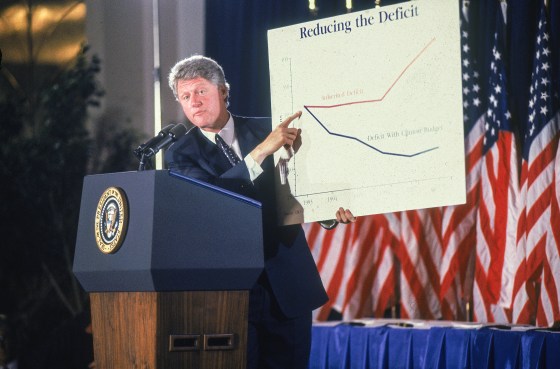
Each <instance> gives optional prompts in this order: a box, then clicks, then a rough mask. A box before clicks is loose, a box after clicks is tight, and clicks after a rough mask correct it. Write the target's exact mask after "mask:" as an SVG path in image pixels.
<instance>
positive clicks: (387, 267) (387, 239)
mask: <svg viewBox="0 0 560 369" xmlns="http://www.w3.org/2000/svg"><path fill="white" fill-rule="evenodd" d="M303 227H304V231H305V233H306V238H307V241H308V243H309V246H310V248H311V252H312V254H313V257H314V259H315V262H316V263H317V267H318V269H319V272H320V274H321V279H322V281H323V284H324V285H325V288H326V290H327V294H328V295H329V302H328V303H327V304H325V305H324V306H322V307H321V308H320V309H318V310H317V311H315V312H314V318H315V319H316V320H327V319H328V318H329V316H330V315H331V313H332V312H333V311H334V312H336V313H338V314H341V315H342V318H343V319H345V320H351V319H356V318H362V317H383V316H384V313H385V311H386V310H387V309H389V308H391V307H393V306H394V305H395V304H396V298H397V297H396V287H397V284H398V283H397V280H396V277H397V274H396V270H395V268H396V267H395V260H394V254H393V248H394V247H395V245H396V244H397V243H398V237H399V232H400V228H399V219H398V217H396V216H395V215H394V214H387V215H382V214H379V215H371V216H363V217H359V218H358V220H357V221H356V222H355V223H351V224H347V225H339V226H338V227H337V228H335V229H334V230H330V231H329V230H325V229H323V228H322V227H321V226H320V225H319V224H318V223H313V224H304V226H303ZM338 314H337V315H338Z"/></svg>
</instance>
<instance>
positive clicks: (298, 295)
mask: <svg viewBox="0 0 560 369" xmlns="http://www.w3.org/2000/svg"><path fill="white" fill-rule="evenodd" d="M234 124H235V134H236V136H237V140H238V141H239V146H240V148H241V152H242V154H243V157H245V155H247V154H248V153H249V152H250V151H251V150H253V149H254V148H255V147H256V146H257V145H258V144H259V143H260V142H262V141H263V140H264V139H265V138H266V136H267V135H268V134H269V133H270V131H271V121H270V119H269V118H245V117H237V116H234ZM165 161H166V163H167V165H168V168H169V169H170V170H171V171H177V172H180V173H182V174H184V175H186V176H189V177H193V178H196V179H200V180H203V181H205V182H208V183H212V184H215V185H217V186H220V187H222V188H226V189H228V190H231V191H234V192H237V193H239V194H241V195H244V196H248V197H251V198H253V199H255V200H257V201H260V202H261V203H262V205H263V228H264V229H263V235H264V256H265V271H266V274H267V276H268V280H269V282H270V285H271V288H272V291H273V293H274V296H275V297H276V300H277V302H278V304H279V306H280V308H281V310H282V312H283V313H284V314H285V315H286V316H287V317H295V316H298V315H301V314H304V313H308V312H309V311H311V310H313V309H315V308H317V307H319V306H321V305H322V304H324V303H325V302H326V301H327V299H328V298H327V294H326V292H325V290H324V288H323V285H322V282H321V279H320V276H319V273H318V271H317V267H316V265H315V262H314V260H313V257H312V255H311V252H310V251H309V247H308V245H307V241H306V239H305V234H304V232H303V230H302V228H301V226H299V225H292V226H278V225H277V224H278V222H277V217H276V195H275V190H274V169H275V168H274V160H273V158H272V156H270V157H268V158H266V159H265V161H264V162H263V164H262V168H263V169H264V173H262V174H261V175H260V176H259V177H258V178H257V179H256V180H255V182H254V183H252V182H251V180H250V178H249V173H248V170H247V166H246V165H245V162H244V161H242V162H241V163H239V164H238V165H236V166H235V167H233V168H231V165H230V164H229V162H228V161H227V158H226V157H225V155H224V154H223V153H222V152H221V150H220V149H219V148H218V147H217V146H216V145H215V144H214V143H211V142H210V141H209V140H208V139H207V138H206V137H205V136H204V135H203V134H202V133H201V132H200V130H199V129H198V128H196V127H195V128H193V129H191V130H190V131H189V132H188V133H187V134H186V135H185V136H183V137H181V138H180V139H179V140H178V141H177V142H175V143H174V144H173V145H172V146H171V147H170V148H169V149H168V150H167V152H166V154H165ZM221 221H223V220H222V219H216V229H219V227H220V222H221Z"/></svg>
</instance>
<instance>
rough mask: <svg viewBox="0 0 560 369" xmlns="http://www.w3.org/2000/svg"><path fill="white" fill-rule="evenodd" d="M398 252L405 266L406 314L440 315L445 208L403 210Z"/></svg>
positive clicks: (402, 306)
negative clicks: (442, 231)
mask: <svg viewBox="0 0 560 369" xmlns="http://www.w3.org/2000/svg"><path fill="white" fill-rule="evenodd" d="M395 254H396V256H397V259H398V260H399V263H400V266H401V273H400V274H401V276H400V300H401V301H400V313H401V317H402V318H409V319H440V318H441V317H442V312H441V304H440V300H439V291H440V284H439V269H438V266H439V263H440V262H441V211H440V209H439V208H432V209H421V210H410V211H405V212H402V213H401V239H400V242H399V244H398V245H397V248H396V249H395Z"/></svg>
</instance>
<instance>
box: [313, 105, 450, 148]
mask: <svg viewBox="0 0 560 369" xmlns="http://www.w3.org/2000/svg"><path fill="white" fill-rule="evenodd" d="M304 108H305V110H307V112H308V113H309V114H311V116H312V117H313V118H315V120H316V121H317V123H319V124H320V125H321V127H323V129H324V130H325V131H327V133H328V134H330V135H332V136H337V137H343V138H347V139H349V140H354V141H358V142H359V143H361V144H362V145H365V146H367V147H369V148H370V149H373V150H375V151H377V152H378V153H380V154H383V155H393V156H401V157H405V158H412V157H414V156H418V155H421V154H425V153H427V152H430V151H433V150H436V149H439V146H436V147H432V148H430V149H427V150H423V151H419V152H417V153H414V154H400V153H396V152H388V151H383V150H379V149H378V148H377V147H375V146H372V145H370V144H368V143H367V142H364V141H362V140H360V139H359V138H357V137H353V136H347V135H343V134H341V133H336V132H331V131H330V130H329V129H328V128H327V127H326V126H325V125H324V124H323V123H322V122H321V121H320V120H319V118H317V117H316V116H315V114H313V113H312V112H311V110H309V108H308V107H307V106H304Z"/></svg>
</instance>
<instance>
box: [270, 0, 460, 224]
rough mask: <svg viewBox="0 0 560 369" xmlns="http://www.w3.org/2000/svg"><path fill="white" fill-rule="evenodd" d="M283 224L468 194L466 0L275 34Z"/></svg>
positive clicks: (380, 11) (448, 201) (409, 5)
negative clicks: (292, 139) (293, 146)
mask: <svg viewBox="0 0 560 369" xmlns="http://www.w3.org/2000/svg"><path fill="white" fill-rule="evenodd" d="M268 47H269V63H270V83H271V96H272V117H273V123H272V125H273V128H274V127H275V126H276V125H278V124H279V123H280V122H281V121H283V119H285V118H286V117H287V116H289V115H291V114H292V113H294V112H296V111H298V110H299V111H302V112H303V114H302V116H301V118H300V119H298V120H296V121H294V122H293V125H294V126H295V127H298V128H300V129H301V146H300V147H299V148H298V149H297V151H296V152H293V150H291V151H290V152H288V151H287V150H284V149H281V150H280V151H279V152H277V153H276V154H275V164H276V165H277V168H278V170H277V173H276V189H277V198H278V200H279V201H278V203H279V208H278V211H279V215H280V219H282V220H283V224H296V223H304V222H311V221H317V220H325V219H332V218H334V215H335V212H336V210H337V209H338V208H339V207H344V208H348V209H350V210H351V211H352V212H353V213H354V215H358V216H359V215H367V214H378V213H386V212H394V211H402V210H409V209H421V208H428V207H436V206H444V205H453V204H460V203H464V202H465V201H466V197H465V196H466V195H465V162H464V160H465V158H464V134H463V110H462V85H461V50H460V47H461V46H460V28H459V9H458V2H457V1H449V0H429V1H428V0H417V1H410V2H405V3H401V4H398V5H392V6H386V7H379V8H374V9H371V10H366V11H362V12H356V13H349V14H345V15H341V16H337V17H332V18H325V19H319V20H315V21H311V22H307V23H301V24H296V25H292V26H289V27H284V28H279V29H273V30H269V31H268Z"/></svg>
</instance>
